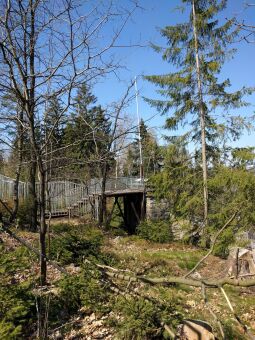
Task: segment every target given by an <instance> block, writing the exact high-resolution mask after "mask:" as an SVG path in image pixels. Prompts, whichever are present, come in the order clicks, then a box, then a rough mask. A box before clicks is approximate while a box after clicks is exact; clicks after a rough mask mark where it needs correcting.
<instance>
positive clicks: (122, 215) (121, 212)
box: [116, 196, 126, 224]
mask: <svg viewBox="0 0 255 340" xmlns="http://www.w3.org/2000/svg"><path fill="white" fill-rule="evenodd" d="M118 198H119V197H118V196H117V197H116V204H117V206H118V208H119V211H120V214H121V217H122V218H123V221H124V224H126V219H125V216H124V214H123V211H122V209H121V206H120V204H119V200H118Z"/></svg>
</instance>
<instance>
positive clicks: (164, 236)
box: [137, 221, 173, 243]
mask: <svg viewBox="0 0 255 340" xmlns="http://www.w3.org/2000/svg"><path fill="white" fill-rule="evenodd" d="M137 234H138V235H139V236H140V237H142V238H144V239H146V240H149V241H153V242H159V243H167V242H171V241H172V240H173V235H172V230H171V225H170V222H169V221H143V222H141V223H140V225H139V226H138V228H137Z"/></svg>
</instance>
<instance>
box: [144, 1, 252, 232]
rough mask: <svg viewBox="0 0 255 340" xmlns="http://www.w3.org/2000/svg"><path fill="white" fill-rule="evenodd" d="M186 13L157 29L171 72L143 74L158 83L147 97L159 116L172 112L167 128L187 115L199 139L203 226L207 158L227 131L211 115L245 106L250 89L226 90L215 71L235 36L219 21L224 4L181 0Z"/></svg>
mask: <svg viewBox="0 0 255 340" xmlns="http://www.w3.org/2000/svg"><path fill="white" fill-rule="evenodd" d="M182 3H183V4H184V5H185V8H186V9H187V10H188V11H189V12H190V14H189V20H188V21H187V22H185V23H181V24H177V25H175V26H167V27H165V28H163V29H161V35H162V36H163V37H164V38H166V40H167V44H168V46H167V48H160V47H158V46H153V47H154V49H155V50H156V51H157V52H160V53H163V56H162V57H163V60H165V61H167V62H168V63H170V64H172V65H174V66H175V68H176V71H175V72H171V73H168V74H164V75H151V76H146V77H145V78H146V79H147V80H148V81H150V82H152V83H154V84H155V85H156V86H158V87H159V91H158V92H159V93H160V94H161V95H162V96H163V98H162V99H160V100H152V99H147V101H148V102H149V103H150V104H151V105H152V106H154V107H156V108H157V109H158V110H159V111H160V112H161V113H162V114H166V113H168V112H169V111H171V115H170V117H168V118H167V120H166V127H167V128H169V129H177V128H179V127H180V126H183V125H185V124H186V123H187V122H189V120H190V119H191V124H190V125H191V129H190V131H189V136H190V137H191V140H192V141H193V142H198V141H199V143H200V146H201V163H202V172H203V202H204V204H203V205H204V218H203V225H204V226H206V225H207V222H208V188H207V187H208V185H207V181H208V162H209V156H211V155H213V153H212V152H213V150H214V147H215V145H216V143H217V142H218V140H217V137H219V136H220V134H219V131H220V130H222V129H223V130H224V132H225V131H226V129H227V127H226V126H225V125H224V124H223V122H222V121H220V122H219V121H217V119H216V118H215V117H214V115H213V114H214V113H215V111H216V112H217V113H218V112H220V111H218V110H219V108H222V110H223V112H226V111H227V110H229V109H232V108H236V107H241V106H242V105H245V103H244V102H242V96H243V95H244V94H245V93H249V91H250V90H248V89H245V88H243V89H242V90H240V91H237V92H234V93H230V92H228V91H227V89H228V87H229V86H230V85H231V84H230V81H229V79H226V80H223V81H221V80H220V79H219V78H220V72H221V69H222V66H223V64H224V62H225V61H226V58H227V57H229V56H230V55H232V53H233V50H227V48H228V45H229V43H231V42H232V41H233V39H234V37H235V36H236V35H237V31H236V30H234V29H233V26H232V21H226V22H225V23H224V24H223V25H220V23H219V20H218V19H217V16H218V14H219V12H221V11H222V10H224V9H225V8H226V3H227V1H226V0H221V1H218V0H208V1H204V0H182Z"/></svg>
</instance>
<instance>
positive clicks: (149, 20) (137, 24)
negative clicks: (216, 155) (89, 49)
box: [94, 0, 255, 146]
mask: <svg viewBox="0 0 255 340" xmlns="http://www.w3.org/2000/svg"><path fill="white" fill-rule="evenodd" d="M119 1H120V3H123V5H124V6H125V4H126V3H127V0H119ZM139 4H140V5H141V6H142V7H143V8H144V9H143V10H137V11H136V13H135V14H134V15H133V17H132V20H131V21H130V22H129V23H128V25H127V26H126V27H125V29H124V31H123V34H122V36H121V39H120V41H119V43H120V44H125V45H127V44H135V43H140V44H141V45H144V46H145V45H148V44H149V42H150V41H151V42H153V43H156V44H159V45H166V41H165V40H164V39H162V37H161V36H160V32H159V28H162V27H164V26H166V25H174V24H176V23H178V22H183V21H185V14H181V13H180V12H179V11H176V10H174V8H176V7H177V6H180V5H182V4H181V1H180V0H171V1H169V0H140V2H139ZM233 16H235V17H237V18H238V19H239V20H240V21H241V20H245V22H246V23H248V24H255V19H254V17H255V6H254V7H250V8H248V9H246V10H245V9H244V1H243V0H230V1H229V3H228V7H227V9H226V10H225V11H224V12H222V13H221V15H220V20H223V21H224V20H225V18H232V17H233ZM254 40H255V38H254ZM233 47H234V48H237V53H236V54H235V56H234V59H233V60H230V61H228V62H227V63H226V64H225V66H224V67H223V70H222V78H229V79H230V81H231V84H232V89H233V90H237V89H239V88H241V87H242V86H254V85H255V77H254V74H255V72H254V71H255V67H254V59H255V43H254V44H252V43H251V44H248V43H246V42H244V41H243V42H238V43H236V44H234V45H233ZM116 55H117V56H118V58H120V59H121V63H122V65H124V66H125V67H126V69H122V70H120V71H119V72H118V75H119V77H120V80H119V79H117V78H116V77H113V76H110V77H108V78H106V79H104V80H103V81H101V82H100V83H99V84H97V85H96V86H95V88H94V91H95V94H96V96H97V97H98V100H99V102H100V103H101V104H102V105H107V104H109V103H110V102H111V101H115V100H116V99H117V98H118V97H119V96H121V94H122V93H123V92H124V91H125V87H126V85H127V83H128V82H129V81H130V79H133V78H134V77H135V76H139V75H142V74H144V75H150V74H164V73H167V72H169V71H171V70H173V67H172V66H171V65H170V64H168V63H166V62H164V61H163V60H162V59H161V56H160V54H157V53H156V52H154V51H153V50H152V49H151V48H150V47H133V48H122V49H117V50H116ZM138 88H139V94H140V98H139V107H140V110H139V111H140V115H141V116H142V118H143V119H144V120H147V124H148V125H149V126H150V127H152V128H153V129H154V130H155V131H156V132H157V135H158V138H159V139H160V137H161V135H162V134H166V133H169V132H167V131H165V130H164V129H163V128H162V127H163V125H164V122H165V118H166V117H164V116H163V117H162V116H160V115H159V114H157V112H156V111H155V109H154V108H151V107H149V106H148V105H147V104H146V103H145V102H144V101H143V100H142V97H143V96H145V97H148V98H155V97H156V92H155V90H156V89H155V87H154V86H153V85H152V84H150V83H148V82H146V81H144V80H143V79H142V77H139V78H138ZM249 102H250V103H251V104H252V105H251V106H250V107H248V108H245V109H244V110H245V113H247V114H249V115H251V114H252V113H253V112H254V111H255V107H254V106H255V94H253V95H252V96H250V97H249ZM135 110H136V106H135V102H133V103H131V104H130V107H129V108H128V110H127V111H128V113H129V115H130V116H131V117H134V119H135V117H136V116H135V113H136V111H135ZM155 115H156V116H155ZM153 116H154V118H151V117H153ZM175 133H176V132H175ZM254 137H255V134H254V132H253V133H251V134H250V135H248V134H245V135H244V136H242V138H241V139H240V141H238V142H237V143H235V145H238V146H246V145H250V146H253V145H254ZM161 142H163V141H162V139H161Z"/></svg>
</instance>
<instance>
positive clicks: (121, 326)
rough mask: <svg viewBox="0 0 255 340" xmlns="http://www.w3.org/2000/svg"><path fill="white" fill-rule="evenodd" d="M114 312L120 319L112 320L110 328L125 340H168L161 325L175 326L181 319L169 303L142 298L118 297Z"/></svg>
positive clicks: (173, 306)
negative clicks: (114, 329) (113, 328)
mask: <svg viewBox="0 0 255 340" xmlns="http://www.w3.org/2000/svg"><path fill="white" fill-rule="evenodd" d="M114 310H115V312H116V313H117V314H118V315H120V318H118V319H115V320H114V319H113V320H112V326H113V327H115V328H116V330H117V332H118V336H119V338H120V339H127V340H128V339H130V340H131V339H136V340H146V339H165V338H166V339H168V338H169V337H168V335H167V334H166V333H165V331H164V328H163V327H162V324H163V323H165V324H174V325H175V326H176V325H177V323H179V322H180V320H181V318H182V317H181V315H180V313H179V312H177V311H176V308H175V305H174V304H172V303H171V302H170V303H169V304H161V303H160V302H159V301H158V300H157V301H153V299H150V300H149V299H146V298H143V297H131V296H130V297H125V298H124V297H118V299H117V303H116V304H115V307H114ZM176 322H177V323H176Z"/></svg>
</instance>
